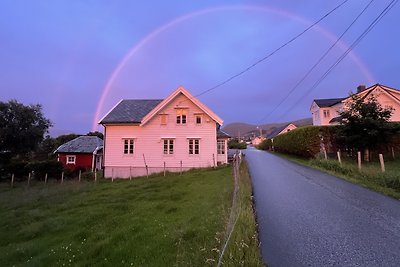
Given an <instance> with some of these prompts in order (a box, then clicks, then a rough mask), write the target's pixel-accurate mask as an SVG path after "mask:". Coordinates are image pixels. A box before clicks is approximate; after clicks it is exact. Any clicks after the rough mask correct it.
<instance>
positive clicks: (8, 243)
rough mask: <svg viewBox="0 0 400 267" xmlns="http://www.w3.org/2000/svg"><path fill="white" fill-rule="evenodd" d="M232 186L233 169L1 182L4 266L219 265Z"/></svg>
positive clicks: (0, 240)
mask: <svg viewBox="0 0 400 267" xmlns="http://www.w3.org/2000/svg"><path fill="white" fill-rule="evenodd" d="M232 190H233V182H232V174H231V168H229V167H224V168H218V169H210V170H193V171H190V172H187V173H184V174H183V175H181V176H180V175H177V174H167V177H160V176H154V177H150V178H139V179H134V180H132V181H129V180H123V181H122V180H117V181H114V182H113V183H111V181H108V180H107V181H106V180H101V181H100V182H98V183H94V182H82V183H77V182H65V183H64V184H62V185H61V184H55V183H54V184H51V183H50V184H48V185H43V184H40V185H39V184H36V185H34V186H31V187H30V188H27V187H26V183H24V184H17V185H16V187H15V188H13V189H10V187H9V185H8V184H1V185H0V217H1V220H0V266H13V265H15V266H110V265H114V266H207V265H211V266H215V264H216V261H217V259H218V256H219V250H220V247H221V245H222V244H221V242H223V240H224V238H225V227H226V223H227V219H228V216H229V213H230V206H231V203H232ZM247 197H248V196H246V198H247ZM250 232H251V234H252V235H253V234H255V230H254V228H251V229H250ZM235 242H238V241H235Z"/></svg>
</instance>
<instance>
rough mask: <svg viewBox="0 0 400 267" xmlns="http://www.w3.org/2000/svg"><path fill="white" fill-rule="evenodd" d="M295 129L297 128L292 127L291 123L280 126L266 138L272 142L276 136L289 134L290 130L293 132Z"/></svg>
mask: <svg viewBox="0 0 400 267" xmlns="http://www.w3.org/2000/svg"><path fill="white" fill-rule="evenodd" d="M296 128H297V126H296V125H294V124H293V123H289V124H285V125H282V126H281V127H278V128H276V129H275V130H274V131H273V132H272V133H270V134H269V135H268V136H267V138H268V139H272V140H273V139H274V138H275V137H277V136H278V135H280V134H284V133H287V132H290V131H292V130H294V129H296Z"/></svg>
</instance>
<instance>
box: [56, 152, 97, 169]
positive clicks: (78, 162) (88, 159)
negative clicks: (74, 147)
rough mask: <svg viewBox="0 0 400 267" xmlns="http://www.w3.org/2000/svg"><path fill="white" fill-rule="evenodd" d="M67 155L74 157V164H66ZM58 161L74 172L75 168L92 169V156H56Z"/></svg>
mask: <svg viewBox="0 0 400 267" xmlns="http://www.w3.org/2000/svg"><path fill="white" fill-rule="evenodd" d="M67 155H68V156H76V159H75V164H67ZM58 160H59V161H60V162H61V163H62V164H63V166H64V167H66V168H68V169H70V170H75V169H76V168H85V169H88V170H90V169H92V161H93V154H72V153H70V154H61V153H60V154H58Z"/></svg>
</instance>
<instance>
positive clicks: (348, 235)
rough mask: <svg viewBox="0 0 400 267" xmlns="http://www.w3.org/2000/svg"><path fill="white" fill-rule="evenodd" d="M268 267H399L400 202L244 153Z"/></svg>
mask: <svg viewBox="0 0 400 267" xmlns="http://www.w3.org/2000/svg"><path fill="white" fill-rule="evenodd" d="M245 154H246V159H247V161H248V163H249V168H250V174H251V177H252V180H253V190H254V198H255V203H256V211H257V220H258V224H259V233H260V235H259V237H260V241H261V252H262V256H263V259H264V261H265V262H266V263H267V264H268V266H272V267H274V266H400V201H397V200H395V199H392V198H389V197H386V196H384V195H381V194H378V193H375V192H372V191H370V190H368V189H365V188H363V187H361V186H357V185H354V184H351V183H348V182H346V181H344V180H341V179H339V178H336V177H334V176H331V175H327V174H324V173H322V172H319V171H316V170H313V169H311V168H307V167H303V166H300V165H297V164H295V163H292V162H290V161H287V160H285V159H282V158H279V157H277V156H275V155H273V154H270V153H267V152H264V151H259V150H256V149H254V148H249V149H247V150H246V151H245Z"/></svg>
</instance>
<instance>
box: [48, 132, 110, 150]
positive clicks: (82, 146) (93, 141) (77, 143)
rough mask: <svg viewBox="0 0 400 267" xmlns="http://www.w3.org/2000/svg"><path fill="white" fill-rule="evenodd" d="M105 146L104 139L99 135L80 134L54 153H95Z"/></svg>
mask: <svg viewBox="0 0 400 267" xmlns="http://www.w3.org/2000/svg"><path fill="white" fill-rule="evenodd" d="M102 146H103V140H101V139H100V138H98V137H97V136H79V137H77V138H75V139H73V140H71V141H69V142H67V143H65V144H63V145H61V146H60V147H59V148H57V150H56V151H55V152H54V153H93V152H94V151H95V150H96V148H98V147H102Z"/></svg>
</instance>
